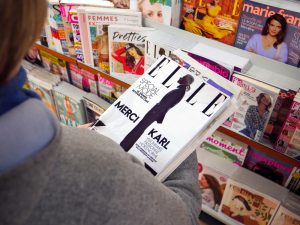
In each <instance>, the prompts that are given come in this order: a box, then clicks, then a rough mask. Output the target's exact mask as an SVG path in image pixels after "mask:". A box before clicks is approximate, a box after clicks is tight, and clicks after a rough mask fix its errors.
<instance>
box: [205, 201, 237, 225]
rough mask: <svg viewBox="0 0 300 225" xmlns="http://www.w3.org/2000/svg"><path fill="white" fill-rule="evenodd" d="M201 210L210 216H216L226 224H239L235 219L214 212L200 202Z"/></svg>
mask: <svg viewBox="0 0 300 225" xmlns="http://www.w3.org/2000/svg"><path fill="white" fill-rule="evenodd" d="M202 211H203V212H205V213H206V214H208V215H210V216H211V217H214V218H216V219H217V220H218V221H220V222H222V223H224V224H227V225H239V224H240V223H237V222H236V221H235V220H233V219H231V218H229V217H227V216H225V215H223V214H222V213H219V212H216V211H215V210H213V209H211V208H209V207H208V206H206V205H204V204H202Z"/></svg>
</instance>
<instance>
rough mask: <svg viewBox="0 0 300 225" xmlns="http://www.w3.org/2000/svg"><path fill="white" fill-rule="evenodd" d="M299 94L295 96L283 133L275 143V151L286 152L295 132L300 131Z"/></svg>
mask: <svg viewBox="0 0 300 225" xmlns="http://www.w3.org/2000/svg"><path fill="white" fill-rule="evenodd" d="M299 96H300V95H299V93H298V94H297V95H296V96H295V98H294V101H293V103H292V106H291V108H290V111H289V113H288V116H287V119H286V121H285V123H284V125H283V127H282V129H281V132H280V134H279V136H278V138H277V140H276V143H275V146H274V147H275V150H277V151H279V152H285V151H286V149H287V147H288V145H289V143H290V141H291V139H292V136H293V135H294V133H295V131H296V130H298V129H299V124H300V98H299Z"/></svg>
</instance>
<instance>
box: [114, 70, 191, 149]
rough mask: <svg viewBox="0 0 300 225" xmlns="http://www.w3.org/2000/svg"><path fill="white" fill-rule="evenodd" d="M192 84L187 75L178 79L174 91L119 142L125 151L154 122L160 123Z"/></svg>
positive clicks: (189, 76)
mask: <svg viewBox="0 0 300 225" xmlns="http://www.w3.org/2000/svg"><path fill="white" fill-rule="evenodd" d="M193 82H194V78H193V77H192V76H191V75H189V74H187V75H185V76H183V77H180V78H179V80H178V81H177V83H178V84H179V85H178V86H177V88H176V89H174V90H171V91H170V92H168V93H167V94H166V95H165V96H164V97H163V98H162V99H161V100H160V102H158V103H157V104H156V105H155V106H153V108H152V109H150V111H149V112H148V113H146V115H145V116H144V117H143V119H142V120H141V121H140V122H139V123H138V125H137V126H135V128H133V130H131V131H130V132H129V133H128V134H127V135H126V136H125V138H124V139H123V140H122V141H121V143H120V145H121V147H122V148H123V149H124V150H125V151H127V152H128V151H129V150H130V149H131V147H132V146H133V145H134V143H135V142H136V141H137V140H138V139H139V138H140V136H141V135H142V134H143V132H144V131H145V130H146V129H147V127H149V126H150V125H151V124H152V123H153V122H154V121H156V122H157V123H160V124H161V123H162V122H163V120H164V118H165V116H166V114H167V113H168V111H169V110H170V109H171V108H173V107H174V106H175V105H177V104H178V103H179V102H180V101H181V100H182V98H183V97H184V95H185V93H186V92H187V91H189V90H190V85H191V84H192V83H193Z"/></svg>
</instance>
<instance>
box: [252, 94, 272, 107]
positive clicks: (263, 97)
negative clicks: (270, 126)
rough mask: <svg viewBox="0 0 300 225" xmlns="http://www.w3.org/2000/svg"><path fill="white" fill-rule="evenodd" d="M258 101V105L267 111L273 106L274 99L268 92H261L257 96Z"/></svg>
mask: <svg viewBox="0 0 300 225" xmlns="http://www.w3.org/2000/svg"><path fill="white" fill-rule="evenodd" d="M256 101H257V105H258V107H263V106H264V109H265V110H266V111H269V109H270V107H271V106H272V100H271V97H270V95H268V94H266V93H260V94H259V95H258V96H257V97H256Z"/></svg>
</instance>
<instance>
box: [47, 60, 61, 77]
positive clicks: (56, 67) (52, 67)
mask: <svg viewBox="0 0 300 225" xmlns="http://www.w3.org/2000/svg"><path fill="white" fill-rule="evenodd" d="M49 66H50V72H51V73H53V74H55V75H62V72H61V70H60V67H59V65H57V64H55V63H52V62H51V63H50V65H49Z"/></svg>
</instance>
